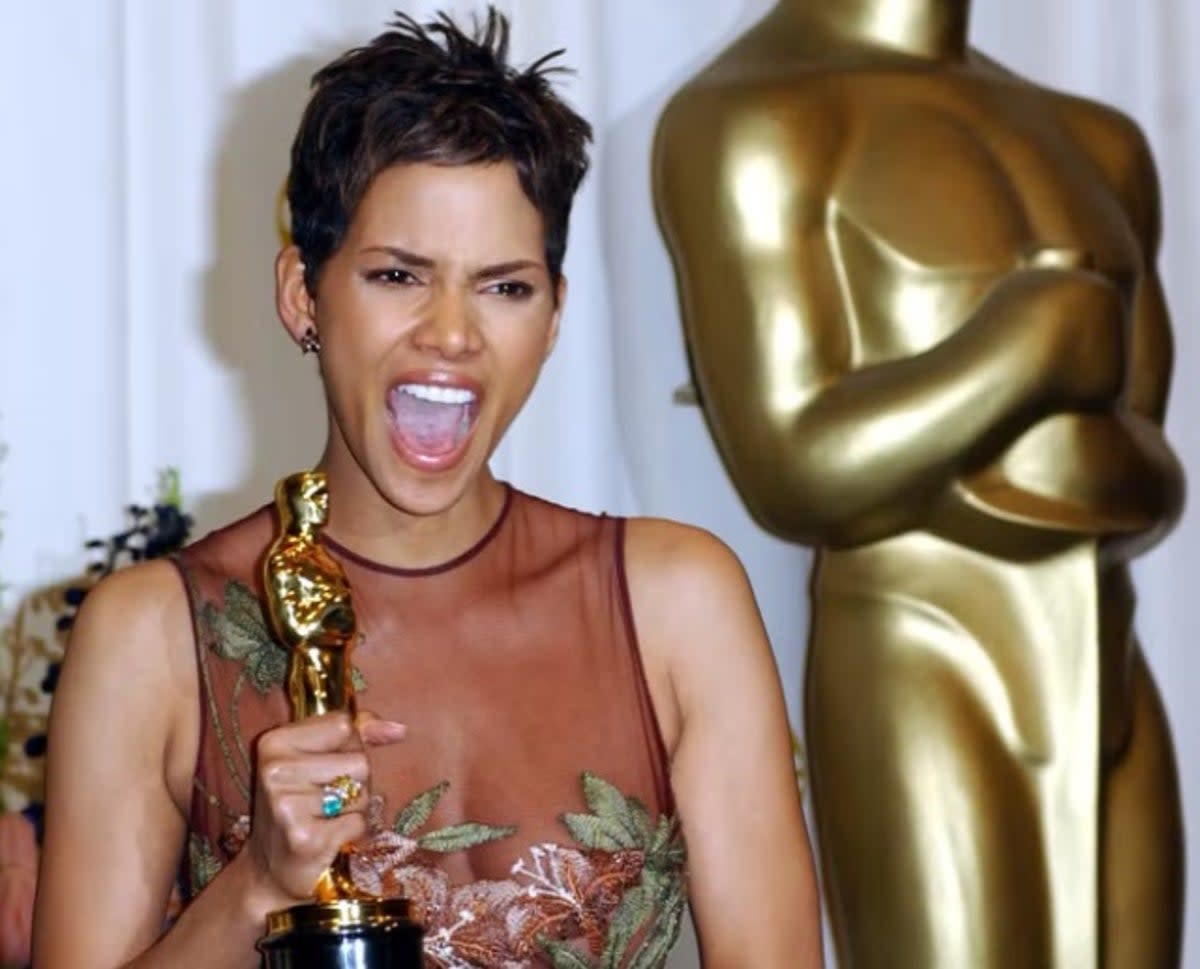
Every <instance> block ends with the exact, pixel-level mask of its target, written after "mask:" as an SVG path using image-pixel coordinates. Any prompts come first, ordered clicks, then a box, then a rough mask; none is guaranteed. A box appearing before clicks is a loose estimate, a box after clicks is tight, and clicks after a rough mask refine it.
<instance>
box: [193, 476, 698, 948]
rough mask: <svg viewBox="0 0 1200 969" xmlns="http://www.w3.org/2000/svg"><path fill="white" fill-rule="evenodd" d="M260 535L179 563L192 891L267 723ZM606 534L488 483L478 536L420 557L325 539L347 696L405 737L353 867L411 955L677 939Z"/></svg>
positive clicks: (202, 544) (269, 527) (650, 734)
mask: <svg viewBox="0 0 1200 969" xmlns="http://www.w3.org/2000/svg"><path fill="white" fill-rule="evenodd" d="M274 530H275V525H274V521H273V518H272V512H271V510H270V508H269V507H268V508H263V509H260V510H259V511H258V512H255V513H254V514H253V515H251V516H249V517H248V518H245V519H243V520H241V521H240V522H237V523H235V524H233V525H231V526H229V527H228V528H225V529H223V530H221V531H218V532H215V533H213V534H211V535H209V536H207V537H206V538H204V539H202V540H200V541H199V542H196V543H195V544H193V545H191V546H189V547H187V548H186V549H184V550H183V551H182V552H180V553H179V554H178V556H177V557H176V563H177V565H178V567H179V569H180V571H181V573H182V575H183V577H184V581H185V583H186V585H187V588H188V594H189V598H190V601H191V605H192V612H193V618H194V624H195V636H196V644H197V656H198V662H199V669H200V678H201V688H202V691H203V697H202V700H203V724H202V731H201V743H200V750H199V756H198V760H197V769H196V779H195V790H194V795H193V802H192V813H191V821H190V830H189V842H188V852H187V862H186V866H185V868H186V870H185V883H186V884H187V886H188V890H189V893H190V894H195V893H196V892H199V891H200V890H202V889H203V887H204V886H205V885H206V884H207V883H208V881H209V880H211V879H212V878H213V876H214V875H215V874H216V873H217V872H218V871H219V870H220V868H221V866H222V865H223V864H224V863H226V862H227V861H228V860H229V859H230V858H231V857H232V856H233V855H234V854H235V853H236V852H237V851H238V849H239V848H240V847H241V845H242V843H243V842H244V841H245V838H246V835H247V833H248V830H249V814H250V810H249V807H250V806H249V798H250V791H251V763H252V757H253V749H254V741H255V738H256V737H257V736H258V735H259V734H261V733H262V732H263V731H264V730H267V729H269V728H270V727H272V726H274V725H276V724H279V723H282V722H284V721H286V720H287V719H288V706H287V699H286V695H285V692H284V688H283V682H284V675H285V671H286V668H287V654H286V652H285V651H284V650H283V648H282V647H281V646H279V645H278V644H277V643H275V642H274V641H273V639H272V637H271V635H270V633H269V632H268V628H267V624H266V622H265V620H264V616H263V611H262V604H261V598H262V597H261V592H262V590H261V584H260V580H259V578H258V570H259V563H260V562H261V559H262V556H263V554H264V552H265V550H266V547H267V545H268V544H269V543H270V541H271V538H272V536H273V534H274ZM623 536H624V522H623V521H622V520H621V519H617V518H610V517H606V516H593V515H586V514H583V513H580V512H576V511H573V510H570V509H567V508H562V507H559V506H557V505H553V504H550V503H548V502H545V501H542V500H539V499H536V498H533V497H530V496H528V495H525V494H522V493H521V492H519V491H516V490H513V489H509V490H508V492H507V497H506V500H505V504H504V507H503V511H502V512H501V514H500V516H499V518H498V520H497V521H496V523H495V524H494V526H493V527H492V529H491V530H490V531H489V532H488V534H487V535H485V536H484V538H483V539H481V540H480V542H479V543H478V544H477V545H476V546H475V547H474V548H472V549H471V550H469V551H468V552H467V553H465V554H464V555H462V556H460V557H459V558H457V559H455V560H454V561H451V562H447V563H445V564H443V565H441V566H438V567H435V568H430V569H424V570H420V571H406V570H399V569H392V568H387V567H384V566H381V565H378V564H376V563H373V562H370V561H367V560H365V559H363V558H361V557H359V556H357V555H355V554H354V553H353V552H351V551H350V550H348V549H345V548H342V547H341V546H339V545H337V544H335V543H333V542H328V543H327V544H328V547H329V549H330V551H331V552H333V554H334V555H335V556H336V557H337V558H338V559H339V561H340V562H341V563H342V565H343V566H344V568H345V569H346V573H347V575H348V576H349V579H350V583H351V587H352V589H353V595H354V601H355V606H356V610H357V613H358V619H359V627H360V630H361V632H362V639H361V642H360V644H359V646H358V648H357V649H356V651H355V654H354V659H355V667H356V669H355V680H356V683H357V686H358V689H359V693H360V697H361V699H360V703H361V705H362V706H363V707H364V708H366V709H370V710H372V711H373V712H375V713H377V714H379V715H380V716H383V717H386V718H389V719H394V720H399V721H401V722H403V723H405V724H407V725H408V735H407V737H406V739H405V740H404V741H403V742H401V743H399V744H395V745H391V746H388V747H382V748H378V749H374V750H372V751H371V752H370V757H371V768H372V790H373V797H372V801H371V804H370V808H369V818H370V834H369V836H368V838H367V839H366V841H365V842H364V843H363V844H361V845H360V846H359V850H358V851H357V852H356V856H355V865H354V876H355V879H356V881H357V882H358V883H359V885H360V886H361V887H363V888H365V889H368V890H369V891H371V892H373V893H375V894H378V895H384V896H392V895H401V896H404V897H406V898H408V899H410V900H411V901H412V903H413V907H414V913H415V915H416V916H417V918H418V919H419V920H420V921H421V922H422V923H423V924H424V925H425V927H426V937H425V939H426V941H425V951H426V962H427V964H428V965H429V966H432V967H445V969H459V967H476V966H489V967H492V966H496V967H505V969H517V967H532V966H553V967H570V969H599V967H636V969H650V967H657V966H660V965H662V963H663V961H664V960H665V958H666V955H667V952H668V951H669V949H670V948H671V946H672V944H673V943H674V941H675V938H676V935H677V933H678V928H679V921H680V918H681V915H682V911H683V907H684V904H685V900H686V884H685V852H684V845H683V841H682V837H681V834H680V831H679V826H678V824H677V822H676V819H675V817H674V809H673V803H672V800H671V792H670V785H669V780H668V774H667V763H666V755H665V751H664V748H663V744H662V739H661V736H660V734H659V731H658V727H657V721H656V720H655V717H654V711H653V709H652V707H651V703H650V698H649V694H648V692H647V688H646V682H645V677H644V675H643V671H642V667H641V661H640V656H639V652H638V646H637V640H636V634H635V631H634V627H633V622H632V618H631V614H630V609H629V596H628V590H627V588H626V583H625V574H624V567H623Z"/></svg>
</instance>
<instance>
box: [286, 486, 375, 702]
mask: <svg viewBox="0 0 1200 969" xmlns="http://www.w3.org/2000/svg"><path fill="white" fill-rule="evenodd" d="M275 508H276V512H277V514H278V515H279V527H280V531H279V534H278V535H277V536H276V538H275V541H274V543H273V544H272V545H271V548H270V550H269V551H268V552H267V557H266V559H265V560H264V563H263V587H264V588H265V590H266V595H267V613H268V615H270V617H271V623H272V626H273V627H274V629H275V634H276V635H277V636H278V637H279V638H280V640H281V641H282V642H283V644H284V645H285V646H287V647H288V649H289V650H290V651H291V662H290V663H289V665H288V695H289V697H290V698H291V701H292V716H293V717H294V718H295V719H297V720H301V719H303V718H305V717H310V716H315V715H318V714H322V713H329V712H330V711H333V710H348V711H350V712H351V713H353V712H354V688H353V685H352V684H351V681H350V652H351V650H352V649H353V647H354V642H355V639H356V638H357V636H358V625H357V621H356V619H355V616H354V603H353V602H352V601H351V600H350V584H349V583H348V582H347V581H346V574H345V572H343V571H342V568H341V566H340V565H339V564H338V563H337V560H335V559H334V557H333V556H332V555H330V554H329V552H328V551H326V549H325V547H324V546H323V545H322V544H321V542H320V537H319V533H320V529H321V527H322V526H323V525H324V524H325V522H326V520H327V518H328V516H329V492H328V490H327V489H326V486H325V475H324V474H323V473H321V472H319V471H301V472H298V473H296V474H293V475H289V476H288V477H286V478H283V479H282V480H280V482H279V483H278V484H277V485H276V486H275Z"/></svg>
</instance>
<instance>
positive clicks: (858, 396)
mask: <svg viewBox="0 0 1200 969" xmlns="http://www.w3.org/2000/svg"><path fill="white" fill-rule="evenodd" d="M779 100H780V102H781V103H771V102H770V101H763V102H762V103H763V104H765V105H766V106H765V107H764V108H763V109H762V112H761V116H757V115H756V114H755V111H756V109H755V108H754V107H752V106H751V105H748V104H744V105H738V104H734V105H733V106H731V105H730V101H732V96H730V98H729V100H728V101H726V100H722V99H720V98H719V97H717V96H716V95H711V94H705V93H701V94H695V95H691V96H689V95H685V96H684V97H683V99H682V100H680V101H677V102H676V103H675V104H673V105H672V106H671V108H670V109H669V110H668V112H667V114H666V116H665V117H664V121H663V124H662V127H661V129H660V136H659V142H658V146H657V157H656V168H655V177H656V184H657V190H658V198H659V200H660V216H661V219H662V222H663V227H664V231H665V233H666V235H667V237H668V240H669V242H670V243H671V248H672V251H673V253H674V257H675V265H676V271H677V275H678V278H679V283H680V293H681V303H682V307H683V315H684V320H685V326H686V329H687V332H688V336H689V344H690V347H691V350H692V354H693V362H694V365H695V369H696V375H697V378H698V382H699V385H700V390H701V394H702V396H703V397H704V400H705V407H706V411H707V412H708V416H709V419H710V422H711V424H712V427H713V431H714V436H715V437H716V438H717V442H718V445H719V447H720V449H721V451H722V454H723V455H724V456H725V458H726V461H727V464H728V465H729V467H730V471H731V474H732V476H733V478H734V480H735V483H737V485H738V487H739V490H740V492H741V493H742V496H743V498H744V500H745V501H746V503H747V505H748V507H749V508H750V510H751V512H752V513H753V514H754V515H755V517H756V518H757V519H758V520H759V521H760V522H762V523H764V524H765V525H766V526H767V527H768V528H770V529H771V530H772V531H775V532H776V533H778V534H781V535H784V536H785V537H789V538H793V539H797V540H802V541H807V542H813V543H826V544H835V545H839V544H855V543H859V542H865V541H869V540H873V539H877V538H882V537H885V536H887V535H889V534H895V533H897V532H900V531H903V530H906V529H908V528H911V527H915V526H920V525H927V524H928V522H926V521H924V517H925V516H927V515H928V514H929V510H930V509H931V508H933V507H936V505H935V500H936V499H939V498H943V497H944V496H945V494H946V492H947V489H948V486H949V485H950V484H951V483H952V482H954V481H955V480H956V479H958V478H959V477H961V476H962V475H963V473H964V472H965V471H967V470H970V469H971V468H975V467H979V466H982V465H985V464H988V463H990V461H991V460H992V459H994V458H995V457H997V456H998V455H999V454H1000V453H1001V452H1002V451H1003V450H1004V449H1005V448H1006V447H1007V446H1008V445H1009V444H1011V443H1012V442H1013V441H1014V440H1015V439H1016V438H1017V437H1019V436H1020V434H1021V433H1022V432H1023V431H1024V430H1026V429H1027V428H1029V427H1030V426H1031V425H1032V424H1034V423H1036V422H1037V421H1038V420H1039V419H1040V418H1042V417H1044V416H1046V415H1047V414H1049V413H1052V412H1055V411H1058V410H1068V409H1070V410H1090V409H1100V408H1104V407H1107V406H1111V404H1112V403H1113V401H1114V400H1115V397H1116V394H1117V392H1118V390H1119V387H1120V383H1121V380H1122V377H1123V374H1122V365H1121V360H1122V353H1121V345H1120V341H1121V332H1122V326H1121V320H1122V317H1123V313H1124V310H1123V306H1122V303H1121V299H1120V296H1119V293H1118V292H1117V291H1116V289H1115V287H1113V286H1112V285H1110V284H1109V283H1107V282H1106V281H1104V280H1103V279H1101V278H1100V277H1098V276H1095V275H1093V274H1090V273H1083V272H1069V271H1064V270H1056V271H1025V272H1019V273H1014V274H1012V275H1010V276H1008V277H1006V278H1005V279H1003V280H1002V281H1001V282H1000V283H998V284H997V285H996V286H995V287H994V289H993V290H992V292H991V293H990V294H989V296H988V297H987V298H986V299H985V300H984V301H983V302H982V304H981V305H980V306H979V307H978V308H977V309H976V310H975V311H974V313H973V315H972V316H971V318H970V319H967V320H965V321H964V322H963V324H962V325H961V327H960V328H959V329H958V330H957V331H956V332H955V333H954V334H953V335H952V336H950V337H949V338H948V339H946V340H944V341H943V342H941V343H939V344H937V345H936V346H934V347H933V348H932V349H930V350H928V351H926V352H924V353H921V354H918V355H916V356H910V357H905V358H900V359H896V360H894V361H888V362H884V363H879V364H874V365H870V364H864V363H863V362H862V361H861V360H859V359H858V358H857V354H856V350H855V347H854V345H853V343H854V337H853V333H852V327H851V323H850V320H849V319H848V308H847V303H846V296H845V293H844V291H843V288H842V286H841V282H840V274H841V273H842V272H843V271H844V268H845V267H840V266H839V264H838V261H837V256H836V254H835V253H834V252H833V251H832V249H831V246H830V243H829V219H830V218H831V217H832V216H831V211H832V204H833V203H832V192H833V182H834V181H835V177H836V172H837V163H838V157H839V152H840V150H841V149H840V143H841V137H842V136H841V133H840V130H839V125H840V124H841V122H840V120H839V119H838V117H837V111H836V107H834V106H827V105H823V104H816V105H807V106H806V105H804V104H797V103H796V102H798V101H800V98H799V97H798V96H797V97H795V98H793V99H792V101H790V102H788V103H787V104H786V105H784V104H782V101H783V99H782V98H781V99H779ZM701 200H703V201H701ZM901 322H902V321H899V320H897V321H896V325H897V326H899V325H900V324H901ZM881 325H882V324H881Z"/></svg>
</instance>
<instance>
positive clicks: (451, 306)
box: [413, 287, 483, 360]
mask: <svg viewBox="0 0 1200 969" xmlns="http://www.w3.org/2000/svg"><path fill="white" fill-rule="evenodd" d="M424 309H425V312H424V313H423V315H422V317H421V322H420V323H419V324H418V326H417V327H416V329H414V330H413V342H414V343H415V344H416V345H417V347H419V348H420V349H421V350H424V351H426V352H427V353H432V354H435V355H437V356H439V357H442V358H443V359H446V360H457V359H460V358H462V357H469V356H471V355H472V354H475V353H478V352H479V350H480V349H481V348H482V346H483V336H482V333H481V332H480V329H479V322H478V320H477V319H476V312H477V310H476V308H475V307H474V306H473V305H472V301H471V300H470V299H469V298H468V297H467V296H465V295H464V294H462V293H460V292H458V290H457V289H456V288H454V287H438V289H437V290H435V291H434V292H433V293H432V294H431V298H430V300H429V302H428V303H427V305H426V306H425V308H424Z"/></svg>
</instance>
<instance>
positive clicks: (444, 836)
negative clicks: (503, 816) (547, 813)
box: [417, 822, 517, 855]
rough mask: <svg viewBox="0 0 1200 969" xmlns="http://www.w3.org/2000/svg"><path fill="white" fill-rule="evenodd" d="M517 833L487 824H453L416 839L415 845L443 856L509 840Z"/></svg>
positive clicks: (515, 830) (513, 830) (512, 829)
mask: <svg viewBox="0 0 1200 969" xmlns="http://www.w3.org/2000/svg"><path fill="white" fill-rule="evenodd" d="M516 833H517V829H516V828H514V827H505V828H497V827H493V826H492V825H488V824H476V823H474V822H467V823H466V824H455V825H451V826H450V827H448V828H442V829H441V830H439V831H431V832H430V833H429V834H427V835H423V836H422V837H420V838H418V839H417V844H418V845H420V846H421V847H422V848H423V849H424V850H425V851H434V852H437V853H438V854H441V855H445V854H450V853H452V852H455V851H467V850H469V849H471V848H476V847H478V846H479V845H483V844H487V843H488V842H489V841H500V840H502V839H503V838H511V837H512V836H513V835H514V834H516Z"/></svg>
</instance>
